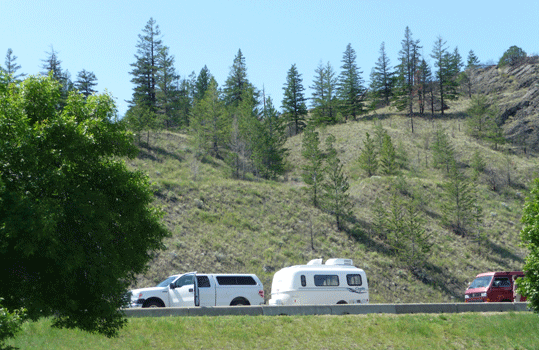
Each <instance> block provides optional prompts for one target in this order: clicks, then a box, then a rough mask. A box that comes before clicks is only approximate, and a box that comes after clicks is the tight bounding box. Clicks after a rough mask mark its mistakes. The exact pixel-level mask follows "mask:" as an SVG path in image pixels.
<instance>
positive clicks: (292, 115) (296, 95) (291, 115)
mask: <svg viewBox="0 0 539 350" xmlns="http://www.w3.org/2000/svg"><path fill="white" fill-rule="evenodd" d="M284 85H285V86H284V87H283V90H284V94H283V102H282V108H283V114H284V117H285V118H286V119H287V121H288V124H289V125H290V126H291V130H293V133H291V136H293V135H296V134H298V133H299V132H300V131H301V130H303V129H304V128H305V125H306V122H305V118H306V116H307V105H306V104H305V101H306V100H307V99H306V98H305V95H304V93H303V92H304V91H305V88H304V87H303V80H302V79H301V74H299V72H298V70H297V68H296V65H295V64H293V65H292V67H290V70H289V71H288V74H287V76H286V83H285V84H284Z"/></svg>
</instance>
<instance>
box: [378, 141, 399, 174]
mask: <svg viewBox="0 0 539 350" xmlns="http://www.w3.org/2000/svg"><path fill="white" fill-rule="evenodd" d="M380 171H381V172H382V174H385V175H395V174H396V173H397V154H396V152H395V146H393V141H391V136H389V134H387V133H386V134H385V135H384V138H383V141H382V150H381V151H380Z"/></svg>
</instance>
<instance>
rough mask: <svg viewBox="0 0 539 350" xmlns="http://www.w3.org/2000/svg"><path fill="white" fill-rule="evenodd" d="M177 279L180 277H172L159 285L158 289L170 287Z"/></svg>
mask: <svg viewBox="0 0 539 350" xmlns="http://www.w3.org/2000/svg"><path fill="white" fill-rule="evenodd" d="M176 277H178V276H170V277H169V278H167V279H166V280H164V281H163V282H161V283H159V284H158V285H157V286H158V287H168V285H169V284H171V283H172V281H174V280H175V279H176Z"/></svg>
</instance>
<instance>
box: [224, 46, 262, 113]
mask: <svg viewBox="0 0 539 350" xmlns="http://www.w3.org/2000/svg"><path fill="white" fill-rule="evenodd" d="M246 91H250V92H251V94H250V95H246V94H245V92H246ZM259 95H260V93H259V92H258V91H257V90H256V89H255V87H254V86H253V84H251V82H249V79H248V78H247V65H246V63H245V56H243V54H242V52H241V49H240V50H238V53H237V55H236V57H234V63H233V64H232V67H230V73H229V75H228V78H227V79H226V81H225V85H224V88H223V99H224V101H225V105H226V106H232V107H238V105H239V104H240V102H241V101H242V100H243V99H244V98H249V99H250V100H251V101H249V102H250V103H252V104H253V105H255V106H256V105H257V104H258V102H257V100H258V97H259Z"/></svg>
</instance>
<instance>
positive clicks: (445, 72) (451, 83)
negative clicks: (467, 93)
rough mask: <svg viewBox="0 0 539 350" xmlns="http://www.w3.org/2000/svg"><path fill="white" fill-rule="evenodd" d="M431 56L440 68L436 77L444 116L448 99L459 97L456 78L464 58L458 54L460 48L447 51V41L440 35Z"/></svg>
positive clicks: (441, 111) (441, 110)
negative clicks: (451, 51)
mask: <svg viewBox="0 0 539 350" xmlns="http://www.w3.org/2000/svg"><path fill="white" fill-rule="evenodd" d="M431 57H432V58H434V65H435V66H436V67H437V69H438V70H437V71H436V78H437V81H438V93H439V98H440V113H441V115H442V116H443V115H444V109H445V107H446V101H447V100H454V99H456V98H457V97H458V91H457V87H458V84H457V82H456V78H457V76H458V74H459V72H460V69H461V67H462V59H461V58H460V54H458V49H455V51H454V52H453V54H451V53H449V52H448V51H447V46H446V42H445V41H444V40H443V39H442V37H438V38H437V39H436V41H435V42H434V48H433V50H432V54H431Z"/></svg>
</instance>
